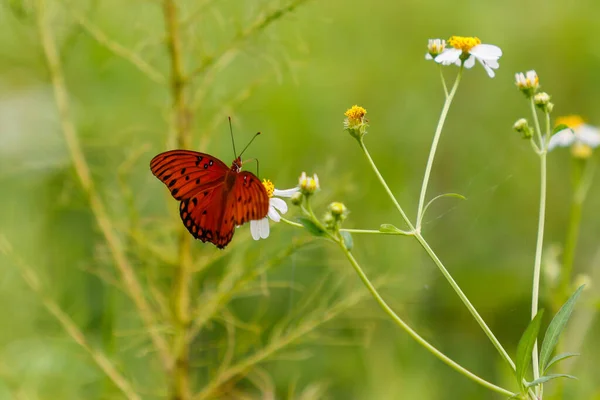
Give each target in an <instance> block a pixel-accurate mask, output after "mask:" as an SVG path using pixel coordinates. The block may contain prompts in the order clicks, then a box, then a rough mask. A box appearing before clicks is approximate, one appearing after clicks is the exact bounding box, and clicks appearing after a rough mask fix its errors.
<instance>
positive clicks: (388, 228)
mask: <svg viewBox="0 0 600 400" xmlns="http://www.w3.org/2000/svg"><path fill="white" fill-rule="evenodd" d="M379 232H382V233H392V234H395V235H405V236H410V235H412V233H410V232H406V231H403V230H402V229H398V228H396V227H395V226H394V225H392V224H381V226H380V227H379Z"/></svg>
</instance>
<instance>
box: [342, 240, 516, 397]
mask: <svg viewBox="0 0 600 400" xmlns="http://www.w3.org/2000/svg"><path fill="white" fill-rule="evenodd" d="M337 243H338V245H339V246H340V248H341V249H342V251H343V252H344V255H345V256H346V258H347V259H348V261H350V264H352V267H354V270H355V271H356V273H357V274H358V276H359V277H360V279H361V280H362V282H363V283H364V285H365V286H366V287H367V289H368V290H369V292H370V293H371V295H372V296H373V298H374V299H375V301H377V304H379V306H380V307H381V309H382V310H383V311H384V312H385V313H386V314H387V315H388V316H389V317H390V318H391V319H392V320H393V321H394V322H395V323H396V324H397V325H398V326H400V327H401V328H402V329H404V331H405V332H406V333H408V335H409V336H410V337H411V338H413V339H414V340H415V341H416V342H417V343H418V344H420V345H421V346H423V347H424V348H425V349H426V350H427V351H429V352H430V353H431V354H433V355H434V356H435V357H437V358H438V359H440V360H441V361H442V362H444V363H445V364H446V365H448V366H450V368H452V369H454V370H455V371H457V372H458V373H460V374H462V375H463V376H465V377H466V378H468V379H471V380H472V381H474V382H476V383H478V384H480V385H482V386H484V387H486V388H488V389H490V390H493V391H495V392H498V393H501V394H503V395H505V396H509V397H511V396H514V393H511V392H510V391H508V390H506V389H504V388H501V387H499V386H496V385H494V384H492V383H490V382H488V381H486V380H485V379H483V378H480V377H479V376H477V375H475V374H474V373H472V372H471V371H469V370H467V369H466V368H464V367H463V366H461V365H460V364H458V363H456V362H455V361H454V360H452V359H451V358H449V357H448V356H446V355H445V354H444V353H442V352H441V351H439V350H438V349H436V348H435V347H434V346H432V345H431V344H430V343H429V342H427V341H426V340H425V339H424V338H422V337H421V336H420V335H419V334H418V333H417V332H415V331H414V330H413V329H412V328H411V327H410V326H409V325H408V324H407V323H406V322H404V321H403V320H402V318H400V317H399V316H398V315H397V314H396V313H395V312H394V310H392V309H391V308H390V306H389V305H388V304H387V303H386V302H385V300H384V299H383V298H382V297H381V296H380V295H379V292H378V291H377V289H375V287H374V286H373V284H372V283H371V281H370V280H369V278H368V277H367V275H366V274H365V273H364V271H363V270H362V268H361V267H360V265H359V264H358V262H357V261H356V259H355V258H354V256H353V255H352V253H351V252H350V251H349V250H348V249H347V248H346V246H345V245H344V241H343V240H338V241H337Z"/></svg>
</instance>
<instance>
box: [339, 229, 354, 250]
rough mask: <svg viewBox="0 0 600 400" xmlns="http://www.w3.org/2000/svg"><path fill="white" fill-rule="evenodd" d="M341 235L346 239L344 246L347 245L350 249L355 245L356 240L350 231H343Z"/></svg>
mask: <svg viewBox="0 0 600 400" xmlns="http://www.w3.org/2000/svg"><path fill="white" fill-rule="evenodd" d="M340 235H342V239H344V246H346V248H347V249H348V251H350V250H352V247H354V240H352V235H351V234H350V232H346V231H341V232H340Z"/></svg>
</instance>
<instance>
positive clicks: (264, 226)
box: [258, 218, 269, 239]
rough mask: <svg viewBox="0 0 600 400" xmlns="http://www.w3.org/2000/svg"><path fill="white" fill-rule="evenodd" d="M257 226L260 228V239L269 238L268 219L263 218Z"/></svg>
mask: <svg viewBox="0 0 600 400" xmlns="http://www.w3.org/2000/svg"><path fill="white" fill-rule="evenodd" d="M258 226H259V227H260V237H261V238H263V239H266V238H268V237H269V219H268V218H263V219H261V220H260V221H258Z"/></svg>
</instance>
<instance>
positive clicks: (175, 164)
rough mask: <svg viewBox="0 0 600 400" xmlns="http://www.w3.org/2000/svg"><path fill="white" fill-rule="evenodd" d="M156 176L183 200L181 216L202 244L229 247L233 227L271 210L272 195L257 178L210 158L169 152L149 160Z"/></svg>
mask: <svg viewBox="0 0 600 400" xmlns="http://www.w3.org/2000/svg"><path fill="white" fill-rule="evenodd" d="M150 169H151V170H152V173H153V174H154V175H155V176H156V177H157V178H158V179H160V180H161V181H162V182H163V183H164V184H165V185H166V186H167V187H168V188H169V190H170V191H171V195H172V196H173V197H174V198H175V199H176V200H179V201H181V204H180V205H179V215H180V216H181V220H182V221H183V224H184V225H185V227H186V228H187V230H188V231H189V232H190V233H191V234H192V235H193V236H194V237H195V238H196V239H200V240H202V241H203V242H210V243H212V244H214V245H215V246H217V247H218V248H220V249H223V248H225V246H227V244H229V242H231V239H232V238H233V234H234V232H235V227H236V226H240V225H242V224H244V223H246V222H248V221H251V220H260V219H263V218H264V217H266V216H267V213H268V211H269V195H268V194H267V190H266V189H265V187H264V186H263V184H262V183H261V182H260V180H259V179H258V177H257V176H256V175H254V174H253V173H251V172H248V171H242V170H241V169H242V159H241V157H236V158H235V160H233V163H232V164H231V167H227V165H226V164H225V163H224V162H222V161H221V160H219V159H218V158H216V157H213V156H211V155H209V154H205V153H199V152H196V151H191V150H170V151H166V152H164V153H160V154H159V155H157V156H156V157H154V158H153V159H152V161H150Z"/></svg>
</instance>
